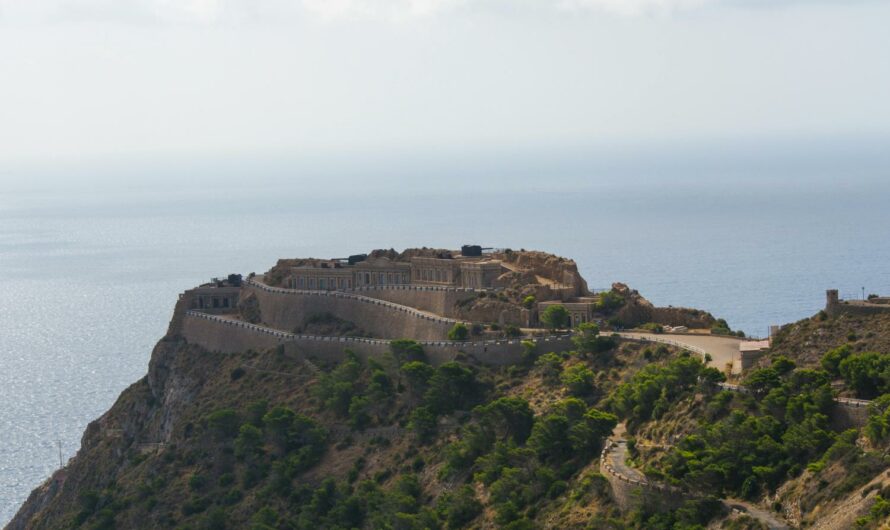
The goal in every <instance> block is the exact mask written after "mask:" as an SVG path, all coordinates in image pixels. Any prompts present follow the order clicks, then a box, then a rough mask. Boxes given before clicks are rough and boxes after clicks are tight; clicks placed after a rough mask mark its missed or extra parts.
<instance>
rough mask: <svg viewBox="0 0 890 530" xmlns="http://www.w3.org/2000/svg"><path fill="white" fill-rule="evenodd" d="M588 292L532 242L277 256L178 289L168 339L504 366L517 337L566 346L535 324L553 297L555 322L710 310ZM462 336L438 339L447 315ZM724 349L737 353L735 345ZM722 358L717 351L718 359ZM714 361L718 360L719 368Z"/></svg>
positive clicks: (619, 287)
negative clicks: (560, 311)
mask: <svg viewBox="0 0 890 530" xmlns="http://www.w3.org/2000/svg"><path fill="white" fill-rule="evenodd" d="M608 294H609V297H610V298H611V299H613V300H614V299H619V300H620V301H621V303H620V306H619V307H610V308H606V307H604V306H603V305H602V304H600V301H601V299H602V298H603V297H604V296H605V290H601V291H598V292H591V291H590V290H589V289H588V287H587V283H586V281H585V280H584V279H583V278H582V277H581V275H580V274H579V272H578V268H577V266H576V264H575V262H574V261H572V260H569V259H566V258H561V257H558V256H554V255H552V254H547V253H544V252H538V251H527V250H518V251H514V250H510V249H483V248H482V247H481V246H479V245H465V246H463V247H462V248H461V249H460V250H459V251H458V250H445V249H429V248H419V249H407V250H405V251H403V252H401V253H399V252H396V251H394V250H375V251H372V252H370V253H369V254H357V255H353V256H350V257H348V258H342V259H315V258H297V259H282V260H279V261H278V263H277V264H276V265H275V266H273V267H272V268H271V269H270V270H269V271H267V272H266V273H264V274H260V275H256V274H250V275H248V276H247V277H246V278H245V277H242V276H241V275H238V274H231V275H229V276H228V277H225V278H214V279H213V280H212V281H210V282H208V283H206V284H203V285H200V286H198V287H196V288H194V289H190V290H188V291H186V292H184V293H183V294H182V295H180V299H179V301H178V302H177V306H176V311H175V313H174V318H173V320H172V321H171V325H170V329H169V332H168V335H169V336H182V337H184V338H185V339H186V340H188V341H189V342H193V343H196V344H199V345H201V346H203V347H205V348H206V349H208V350H211V351H221V352H237V351H244V350H247V349H253V350H264V349H268V348H271V347H276V346H281V347H284V348H285V349H286V350H289V351H294V352H295V353H299V354H305V355H314V356H317V357H320V358H330V359H337V358H340V357H342V355H343V354H344V351H345V350H346V349H349V350H352V351H354V352H355V353H357V354H359V355H362V356H374V355H378V354H381V353H383V352H385V351H387V350H388V348H389V343H390V341H393V340H398V339H405V338H408V339H413V340H416V341H419V342H421V343H422V344H423V346H424V348H425V350H427V352H428V355H429V357H430V360H431V361H433V362H441V361H444V360H449V359H453V358H454V357H455V356H456V355H458V354H459V353H462V354H465V355H469V356H473V357H475V358H476V359H477V360H479V361H481V362H487V363H493V364H510V363H514V362H516V361H517V360H518V359H519V356H520V355H521V353H522V351H523V348H524V346H523V344H522V342H523V340H530V341H532V342H552V343H553V344H549V345H548V346H547V347H548V348H549V350H550V351H555V350H558V349H560V348H562V349H570V348H571V347H572V344H571V340H570V333H566V332H562V333H554V332H553V331H552V330H548V329H545V326H544V325H543V324H542V322H541V315H542V314H543V313H544V311H546V310H547V308H548V307H550V306H553V305H557V304H559V305H562V306H563V307H564V308H566V310H567V313H568V315H567V316H568V319H567V322H565V324H564V325H563V326H562V327H563V329H567V330H570V329H572V328H575V327H577V326H578V325H580V324H582V323H585V322H597V323H598V324H600V325H601V327H603V328H611V329H613V330H614V329H616V328H617V329H620V328H622V327H628V328H630V327H633V326H635V325H639V324H643V323H648V322H655V323H659V324H664V325H668V326H681V327H682V329H686V328H699V329H700V330H701V331H702V332H706V330H707V329H709V328H710V327H711V325H712V324H713V322H714V319H713V317H712V316H711V315H709V314H707V313H705V312H703V311H698V310H691V309H683V308H673V307H670V308H658V307H654V306H652V304H650V303H649V302H648V301H647V300H645V299H644V298H642V296H640V295H639V293H637V292H636V291H634V290H631V289H629V288H628V287H627V286H625V285H623V284H613V286H612V289H611V290H609V291H608ZM458 323H462V324H464V325H465V326H466V327H467V328H468V330H470V336H469V337H468V338H467V340H460V341H454V340H448V338H447V337H448V333H449V331H450V330H451V329H452V328H454V327H455V325H456V324H458ZM730 348H735V349H734V351H732V352H729V353H728V354H726V355H725V357H727V358H731V357H733V356H734V357H735V358H736V360H737V359H738V358H739V355H738V351H739V350H738V344H737V343H735V342H733V343H732V344H730ZM718 360H719V361H721V362H722V360H723V359H718ZM722 366H723V365H722V364H721V367H722Z"/></svg>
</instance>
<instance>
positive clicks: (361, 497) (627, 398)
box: [8, 246, 890, 530]
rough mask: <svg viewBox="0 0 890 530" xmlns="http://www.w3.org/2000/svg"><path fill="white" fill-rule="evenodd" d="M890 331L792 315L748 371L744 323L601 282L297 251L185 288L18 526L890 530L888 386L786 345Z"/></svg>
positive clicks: (545, 260)
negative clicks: (731, 347)
mask: <svg viewBox="0 0 890 530" xmlns="http://www.w3.org/2000/svg"><path fill="white" fill-rule="evenodd" d="M857 318H859V317H857ZM882 318H883V317H876V318H875V319H874V320H871V319H868V318H864V317H862V318H861V319H860V320H857V321H856V323H855V324H848V322H847V316H845V315H842V314H838V315H828V314H826V315H825V316H824V317H823V316H817V317H814V319H811V321H812V322H811V323H810V324H802V323H798V324H795V325H794V326H792V327H788V328H786V329H785V330H783V331H782V334H783V335H780V336H781V337H783V338H782V339H781V340H777V341H774V343H773V345H772V348H771V349H770V350H767V351H766V352H762V353H760V354H758V355H763V357H762V359H761V361H760V363H761V366H762V367H761V368H753V369H750V370H748V371H747V372H746V373H742V374H740V375H739V374H738V373H737V372H734V371H733V370H730V369H729V368H730V367H729V366H726V371H724V366H722V365H720V366H709V364H708V360H709V359H710V355H711V354H710V353H709V352H708V351H706V350H704V349H702V348H703V347H706V346H707V345H709V344H715V342H714V339H716V338H710V339H707V335H708V334H709V332H713V333H716V334H721V335H723V337H722V338H719V341H723V342H721V344H736V345H737V348H738V345H741V344H742V343H743V341H742V340H741V339H739V338H737V337H730V336H729V335H730V334H731V331H730V330H729V327H728V325H726V323H725V321H722V320H718V319H714V317H712V316H711V315H709V314H708V313H706V312H704V311H699V310H694V309H678V308H656V307H653V306H652V304H650V303H649V302H648V301H646V300H645V298H643V297H642V295H640V294H639V293H638V292H636V291H635V290H633V289H631V288H629V287H627V286H626V285H623V284H620V283H615V284H613V286H612V288H611V289H610V290H607V291H603V292H591V291H590V290H589V289H588V287H587V283H586V281H585V280H584V279H583V278H581V276H580V275H579V274H578V272H577V266H576V265H575V263H574V262H572V261H571V260H568V259H566V258H559V257H556V256H552V255H548V254H545V253H542V252H536V251H524V250H520V251H511V250H493V251H486V250H485V249H481V248H479V247H474V246H469V247H464V249H462V250H461V251H445V250H441V249H409V250H406V251H403V252H401V253H398V252H395V251H393V250H378V251H371V252H369V253H367V254H359V255H354V256H349V257H347V258H342V259H324V260H322V259H289V260H280V261H279V262H278V263H277V264H276V265H275V266H274V267H273V268H272V269H271V270H270V271H268V272H266V273H264V274H259V275H257V274H251V275H248V276H247V277H242V276H241V275H237V274H232V275H229V276H227V277H225V278H217V279H214V280H212V281H211V282H208V283H206V284H204V285H201V286H198V287H196V288H194V289H190V290H188V291H186V292H185V293H183V294H182V296H180V298H179V300H178V301H177V303H176V307H175V309H174V314H173V318H172V319H171V323H170V326H169V329H168V332H167V334H166V336H165V337H163V338H162V339H161V340H160V341H159V342H158V344H157V346H156V347H155V349H154V351H153V352H152V357H151V362H150V365H149V370H148V373H147V375H146V376H145V377H144V378H143V379H141V380H140V381H138V382H136V383H134V384H133V385H132V386H131V387H130V388H128V389H127V390H126V391H124V392H123V393H122V394H121V396H120V398H119V399H118V401H117V402H116V403H115V404H114V406H113V407H112V408H111V409H110V410H109V411H108V412H107V413H105V414H104V415H103V416H102V417H100V418H99V419H98V420H96V421H94V422H93V423H91V424H90V425H89V427H88V428H87V430H86V432H85V433H84V436H83V439H82V444H81V449H80V451H79V452H78V454H77V456H76V457H74V458H73V459H72V460H71V461H70V462H69V463H68V464H67V465H66V466H65V467H64V468H63V469H61V470H59V471H58V472H57V473H56V474H55V475H54V476H53V477H51V478H50V479H49V480H48V481H47V482H46V483H45V484H44V485H43V486H41V487H40V488H38V489H37V490H35V491H34V492H33V493H32V495H31V497H30V498H29V499H28V501H27V502H26V503H25V505H24V506H23V507H22V508H21V509H20V511H19V513H18V514H17V516H16V517H15V519H14V520H13V521H12V522H11V523H10V525H9V527H8V528H10V529H14V530H19V529H26V528H27V529H31V528H33V529H50V528H103V529H107V528H179V529H183V530H185V529H201V528H208V529H209V528H213V529H225V528H230V529H234V528H255V529H269V528H277V529H282V530H283V529H297V528H393V529H414V528H417V529H422V528H443V529H445V528H449V529H450V528H512V529H524V528H615V529H620V528H639V529H647V530H648V529H669V528H671V529H692V528H705V527H706V526H707V527H710V528H728V529H742V528H752V529H753V528H764V527H772V528H785V527H793V526H801V527H803V526H808V527H809V526H812V527H814V528H824V529H841V528H849V527H850V525H852V524H854V523H855V522H856V520H857V518H859V521H858V523H856V524H859V525H860V526H861V527H862V528H877V527H878V526H879V524H880V523H881V521H883V520H884V519H885V518H886V517H887V515H888V514H890V508H887V506H890V503H888V502H887V501H884V499H885V498H890V484H888V483H885V481H884V476H885V473H884V471H885V469H886V468H887V467H888V466H887V462H886V461H885V460H884V457H883V456H882V455H883V454H884V451H885V450H886V449H887V445H888V441H887V440H888V438H890V427H888V426H887V425H888V424H890V420H888V419H886V418H885V416H887V415H888V414H890V413H886V414H885V410H886V409H887V405H890V401H888V402H885V401H882V400H881V399H878V400H877V401H876V402H875V403H876V405H874V406H873V407H871V409H872V415H871V416H869V415H868V414H867V410H868V409H866V408H864V407H862V406H861V405H860V402H859V401H856V400H855V399H854V400H847V401H844V400H843V399H835V396H836V395H842V396H851V397H855V398H865V399H872V398H876V397H878V396H879V395H881V394H883V392H884V391H885V390H890V388H886V389H885V386H890V379H888V378H886V376H885V375H883V373H877V374H876V375H874V380H871V379H870V380H869V381H872V383H874V384H872V386H867V385H865V386H863V383H862V380H860V379H856V378H851V377H848V376H849V375H850V373H849V372H850V371H849V370H848V367H849V366H852V365H856V366H858V365H860V364H861V363H862V362H864V361H861V360H860V356H861V355H864V354H863V353H861V352H858V350H856V348H854V349H851V350H850V351H845V352H842V353H840V354H837V355H835V356H833V357H832V356H831V355H829V357H830V358H831V359H835V358H837V363H836V364H837V365H838V366H834V365H832V366H830V367H829V368H830V370H827V371H824V370H821V369H820V370H814V369H812V368H811V367H812V366H814V363H813V362H809V361H808V360H807V357H806V355H800V356H797V357H792V356H790V355H787V350H783V349H782V348H789V347H790V345H791V344H792V343H794V342H796V343H801V344H803V343H813V341H814V340H815V338H814V337H819V336H821V335H822V334H824V333H827V332H822V331H819V330H820V329H823V328H828V329H834V328H835V327H836V328H838V329H846V328H847V327H853V328H855V330H856V331H855V332H856V333H857V336H862V337H866V336H870V338H871V339H875V342H873V343H869V347H871V346H872V345H873V346H875V347H879V346H880V345H881V344H882V343H880V342H878V338H879V337H880V336H882V335H881V334H882V332H881V331H880V329H881V328H880V325H881V324H880V322H883V320H882ZM817 323H818V325H817ZM634 325H639V326H641V328H640V329H637V330H635V332H634V333H627V332H625V331H623V329H624V328H627V327H631V326H634ZM808 326H810V327H808ZM668 328H671V329H672V330H674V331H682V332H683V333H678V334H673V335H668V334H665V333H664V331H665V330H666V329H668ZM696 328H697V329H696ZM569 330H571V332H569ZM689 332H694V333H693V334H689ZM703 337H704V338H705V339H707V340H705V339H702V338H703ZM791 337H793V339H792V338H791ZM702 345H703V346H702ZM824 346H828V347H830V348H834V347H836V346H837V345H836V344H835V343H834V342H833V341H827V342H826V343H824ZM820 347H823V344H822V343H818V344H817V343H813V345H812V348H813V351H814V352H815V351H816V350H817V349H818V348H820ZM854 350H856V351H854ZM883 351H886V350H883ZM824 353H825V352H822V354H824ZM714 354H717V352H716V351H715V352H714ZM813 355H815V353H814V354H813ZM881 358H882V357H881ZM868 359H869V360H868V362H873V360H872V358H871V357H868ZM795 361H796V362H795ZM874 362H877V361H874ZM820 363H821V361H820ZM856 363H859V364H856ZM715 364H717V363H715ZM735 368H739V367H738V366H736V367H735ZM887 373H890V372H887ZM727 377H731V378H733V379H734V380H735V381H736V382H737V383H741V384H742V385H743V386H738V385H734V384H727V383H726V380H727ZM882 378H884V379H882ZM885 489H886V491H885ZM839 513H843V514H845V515H843V516H842V517H841V516H839V515H837V514H839ZM827 514H833V515H832V516H831V517H829V516H828V515H827Z"/></svg>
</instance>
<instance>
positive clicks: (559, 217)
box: [0, 186, 890, 524]
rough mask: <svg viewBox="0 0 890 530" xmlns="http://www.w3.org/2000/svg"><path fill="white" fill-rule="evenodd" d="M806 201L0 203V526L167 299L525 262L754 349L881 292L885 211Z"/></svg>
mask: <svg viewBox="0 0 890 530" xmlns="http://www.w3.org/2000/svg"><path fill="white" fill-rule="evenodd" d="M820 190H821V191H820ZM820 190H809V189H806V188H799V189H796V188H788V187H786V188H783V189H782V190H780V191H775V190H768V189H764V188H761V189H759V190H745V189H735V190H734V191H732V192H731V193H729V192H726V191H725V190H721V189H719V186H718V187H715V189H703V188H700V187H699V188H686V189H683V190H671V189H668V188H660V189H657V190H650V191H645V190H640V189H634V190H630V189H628V190H623V191H622V189H621V187H620V186H619V187H614V186H613V187H611V188H609V190H608V191H600V192H594V191H589V192H574V193H568V192H566V193H547V192H535V193H532V192H528V193H507V194H481V195H480V194H459V193H458V194H455V193H449V194H442V195H435V194H432V195H415V196H391V195H381V196H379V197H374V198H372V200H368V199H367V198H362V199H351V198H349V197H348V196H347V197H343V196H336V195H335V194H328V193H319V192H315V193H311V194H309V195H306V194H303V193H301V192H300V190H299V189H293V190H281V189H278V190H264V191H257V192H255V193H251V192H244V191H241V192H239V193H231V192H228V191H225V190H220V191H208V190H197V191H183V192H177V193H146V192H140V193H126V192H117V193H103V194H101V195H94V194H90V193H81V194H78V193H65V194H52V193H40V194H27V193H17V194H15V193H5V194H2V193H0V278H2V281H3V285H2V287H3V290H2V296H0V405H2V406H0V436H2V442H3V443H2V444H0V524H3V523H5V522H7V521H8V520H9V518H10V517H12V515H13V514H14V512H15V510H16V509H17V507H18V506H19V505H20V504H21V502H23V500H24V499H25V498H26V497H27V494H28V492H29V491H30V490H31V489H32V488H33V487H35V486H36V485H38V484H39V483H40V482H41V481H42V480H43V479H44V478H46V477H47V476H48V475H49V474H50V473H52V471H53V470H55V469H56V468H57V467H58V465H59V448H58V444H59V443H61V451H62V458H63V459H65V460H66V459H67V458H69V457H71V456H72V455H73V454H74V453H75V452H76V451H77V449H78V447H79V444H80V436H81V433H82V432H83V429H84V427H85V426H86V424H87V423H88V422H89V421H91V420H92V419H95V418H96V417H98V416H99V415H100V414H102V412H104V411H105V410H107V409H108V407H109V406H110V405H111V404H112V403H113V402H114V400H115V399H116V397H117V396H118V394H119V393H120V392H121V391H122V390H123V389H124V388H126V387H127V386H128V385H129V384H131V383H133V382H134V381H136V380H138V379H139V378H140V377H142V376H143V375H144V374H145V372H146V367H147V363H148V359H149V355H150V352H151V348H152V346H153V345H154V343H155V341H157V339H158V338H159V337H160V336H161V335H162V334H163V332H164V330H165V328H166V325H167V323H168V320H169V318H170V314H171V312H172V310H173V305H174V302H175V300H176V295H177V293H179V292H181V291H183V290H185V289H186V288H188V287H190V286H193V285H195V284H198V283H199V282H202V281H204V280H206V279H208V278H210V277H211V276H219V275H223V274H227V273H229V272H243V273H247V272H251V271H263V270H265V269H267V268H268V267H269V266H271V265H272V264H273V263H274V262H275V260H276V259H277V258H278V257H285V256H315V257H335V256H345V255H347V254H350V253H356V252H361V251H366V250H370V249H373V248H380V247H394V248H396V249H402V248H405V247H408V246H422V245H427V246H441V247H450V248H455V247H458V246H459V245H460V244H462V243H480V244H483V245H486V246H499V247H512V248H523V247H524V248H534V249H541V250H546V251H550V252H553V253H556V254H560V255H564V256H569V257H572V258H574V259H575V260H576V261H577V262H578V263H579V265H580V268H581V272H582V274H583V275H584V276H585V278H587V280H588V283H589V284H590V286H591V287H606V286H608V285H610V284H611V282H613V281H623V282H626V283H628V284H630V285H631V286H632V287H635V288H637V289H639V290H640V291H641V292H642V293H643V294H644V295H645V296H646V297H648V298H649V299H650V300H652V301H653V302H654V303H656V304H658V305H677V306H693V307H698V308H702V309H706V310H708V311H711V312H712V313H714V314H715V315H717V316H721V317H724V318H726V319H727V320H728V321H729V323H730V324H731V325H732V326H733V327H734V328H740V329H743V330H744V331H746V332H748V333H749V334H754V335H760V336H762V335H765V334H766V330H767V328H768V326H769V325H770V324H774V323H784V322H788V321H793V320H796V319H800V318H802V317H805V316H808V315H811V314H813V313H814V312H816V311H817V310H819V309H820V307H821V306H822V305H823V301H824V291H825V289H827V288H832V287H834V288H839V289H841V291H842V292H843V293H847V295H848V296H854V295H855V296H858V295H861V288H862V287H865V290H866V292H867V293H868V292H881V293H890V245H888V243H890V240H888V228H890V208H887V207H886V204H887V199H888V198H890V197H888V194H887V193H886V192H885V191H877V192H876V191H874V190H871V189H866V188H863V187H853V188H852V191H850V189H846V190H845V188H843V187H839V186H838V187H831V186H827V187H825V186H823V187H822V188H820Z"/></svg>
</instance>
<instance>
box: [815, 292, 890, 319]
mask: <svg viewBox="0 0 890 530" xmlns="http://www.w3.org/2000/svg"><path fill="white" fill-rule="evenodd" d="M825 298H826V302H825V312H826V313H828V315H829V316H832V317H836V316H838V315H843V314H847V315H862V316H868V315H877V314H881V313H890V304H888V303H876V302H869V301H866V300H841V299H840V295H839V294H838V291H837V289H829V290H828V291H826V292H825ZM876 300H878V301H881V302H883V301H884V300H886V299H885V298H878V299H876Z"/></svg>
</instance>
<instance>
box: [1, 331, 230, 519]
mask: <svg viewBox="0 0 890 530" xmlns="http://www.w3.org/2000/svg"><path fill="white" fill-rule="evenodd" d="M214 357H215V356H213V355H211V354H206V352H203V351H200V349H199V348H195V347H192V346H189V345H188V344H186V343H185V342H182V341H175V340H162V341H161V342H159V343H158V344H157V346H156V347H155V349H154V351H153V353H152V358H151V363H150V366H149V371H148V375H146V376H145V377H144V378H143V379H141V380H140V381H138V382H136V383H134V384H133V385H131V386H130V387H129V388H127V389H126V390H125V391H124V392H123V393H121V395H120V397H119V398H118V400H117V402H116V403H115V404H114V405H113V406H112V407H111V409H110V410H109V411H108V412H106V413H105V414H103V415H102V416H101V417H100V418H99V419H97V420H95V421H93V422H92V423H90V424H89V426H88V427H87V429H86V431H85V432H84V434H83V437H82V439H81V449H80V451H79V452H78V454H77V455H76V456H75V457H74V458H72V459H71V460H70V461H69V463H68V465H67V466H66V467H65V469H64V470H62V471H60V472H59V473H58V475H59V479H58V480H54V479H53V478H51V479H50V480H49V481H48V482H47V483H46V484H44V485H43V486H42V487H40V488H38V489H37V490H35V491H34V492H33V493H32V494H31V496H30V497H29V499H28V500H27V501H26V503H25V504H24V505H23V506H22V508H21V510H20V511H19V512H18V514H17V515H16V517H15V518H14V519H13V520H12V521H11V522H10V523H9V526H8V528H9V529H11V530H20V529H22V530H23V529H26V528H27V529H30V528H59V527H60V526H61V525H60V522H61V521H65V520H68V519H70V518H71V517H72V516H73V514H74V513H75V512H76V511H77V510H78V509H79V506H80V504H81V503H82V496H83V494H84V493H85V492H96V491H102V490H104V489H107V488H108V487H109V486H110V485H112V484H114V483H115V482H116V481H118V480H121V479H122V478H124V477H126V476H127V475H128V473H130V472H131V471H132V470H133V467H134V465H135V463H136V462H137V461H138V460H139V459H140V458H142V455H145V454H150V453H155V452H157V451H158V450H160V449H161V448H163V447H164V446H165V445H168V444H171V443H174V442H175V440H176V438H177V436H182V435H183V432H182V429H183V425H182V422H181V417H182V415H183V413H184V411H187V410H188V409H190V408H191V407H192V406H193V402H194V399H195V397H196V396H197V395H198V394H199V393H200V391H201V389H202V387H203V386H204V385H205V383H206V374H207V371H208V370H210V369H211V367H212V364H213V362H214ZM177 426H178V428H179V429H180V432H176V427H177Z"/></svg>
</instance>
